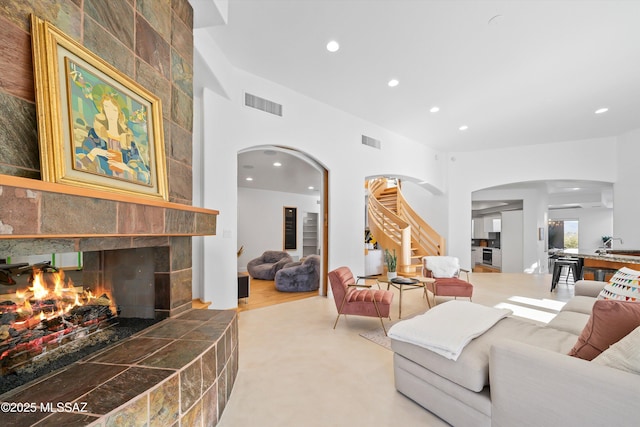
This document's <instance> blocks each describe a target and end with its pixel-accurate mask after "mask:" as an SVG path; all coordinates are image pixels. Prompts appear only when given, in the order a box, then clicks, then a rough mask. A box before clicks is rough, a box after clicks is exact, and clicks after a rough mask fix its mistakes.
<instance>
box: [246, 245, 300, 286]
mask: <svg viewBox="0 0 640 427" xmlns="http://www.w3.org/2000/svg"><path fill="white" fill-rule="evenodd" d="M292 261H293V258H291V257H290V256H289V254H288V253H287V252H285V251H265V252H264V253H263V254H262V255H260V256H259V257H258V258H255V259H252V260H251V261H249V263H248V264H247V271H248V272H249V274H250V275H251V277H253V278H254V279H262V280H273V279H274V278H275V277H276V273H277V272H278V271H279V270H280V269H282V268H283V267H284V266H285V265H287V264H289V263H290V262H292Z"/></svg>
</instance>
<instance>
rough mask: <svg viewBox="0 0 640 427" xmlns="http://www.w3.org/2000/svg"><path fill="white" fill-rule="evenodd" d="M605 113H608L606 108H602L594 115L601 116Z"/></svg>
mask: <svg viewBox="0 0 640 427" xmlns="http://www.w3.org/2000/svg"><path fill="white" fill-rule="evenodd" d="M607 111H609V109H608V108H606V107H604V108H598V109H597V110H596V111H595V113H596V114H602V113H606V112H607Z"/></svg>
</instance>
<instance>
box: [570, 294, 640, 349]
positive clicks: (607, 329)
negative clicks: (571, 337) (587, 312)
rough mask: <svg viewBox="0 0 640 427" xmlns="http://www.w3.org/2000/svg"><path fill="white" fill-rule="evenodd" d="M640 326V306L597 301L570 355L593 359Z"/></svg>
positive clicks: (634, 303)
mask: <svg viewBox="0 0 640 427" xmlns="http://www.w3.org/2000/svg"><path fill="white" fill-rule="evenodd" d="M638 326H640V304H639V303H637V302H626V301H616V300H598V301H596V302H595V304H594V305H593V310H592V312H591V317H590V318H589V321H588V322H587V324H586V326H585V327H584V329H583V330H582V333H581V334H580V336H579V337H578V342H577V343H576V344H575V345H574V346H573V348H572V349H571V351H570V352H569V356H574V357H579V358H580V359H585V360H592V359H594V358H595V357H596V356H598V355H599V354H600V353H602V352H603V351H605V350H606V349H608V348H609V346H610V345H612V344H615V343H617V342H618V341H620V340H621V339H622V338H623V337H625V336H626V335H627V334H629V333H630V332H631V331H633V330H634V329H635V328H637V327H638Z"/></svg>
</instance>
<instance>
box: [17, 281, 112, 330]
mask: <svg viewBox="0 0 640 427" xmlns="http://www.w3.org/2000/svg"><path fill="white" fill-rule="evenodd" d="M49 275H50V277H51V278H52V280H53V289H50V288H49V286H48V285H47V282H46V281H45V279H44V274H43V272H42V271H35V272H34V275H33V280H32V283H31V286H30V287H29V288H27V289H26V290H22V291H16V293H15V296H16V299H17V300H18V301H21V302H22V307H19V308H18V309H17V310H16V312H17V313H19V314H20V315H21V317H22V316H25V317H28V316H31V315H33V314H34V313H33V306H32V304H31V302H30V300H31V301H35V302H36V304H37V305H38V306H40V307H41V308H42V309H41V310H40V312H39V313H37V316H38V318H39V319H40V320H45V319H51V318H54V317H56V316H62V315H64V314H66V313H68V312H70V311H71V309H73V308H74V307H79V306H82V305H87V304H93V305H110V304H111V301H110V300H109V299H108V298H107V297H101V298H102V299H103V300H101V299H100V298H97V297H95V296H94V295H93V294H92V293H91V291H81V293H79V292H78V289H77V288H76V287H75V286H73V281H71V280H68V281H65V276H64V271H62V270H59V271H57V272H54V273H50V274H49ZM81 295H82V298H81ZM18 323H19V322H18Z"/></svg>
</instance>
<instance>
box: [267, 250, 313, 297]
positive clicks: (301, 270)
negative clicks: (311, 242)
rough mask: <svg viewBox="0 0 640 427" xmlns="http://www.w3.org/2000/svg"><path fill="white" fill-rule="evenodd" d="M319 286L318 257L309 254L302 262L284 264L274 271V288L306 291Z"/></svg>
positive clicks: (285, 290)
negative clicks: (280, 268) (281, 267)
mask: <svg viewBox="0 0 640 427" xmlns="http://www.w3.org/2000/svg"><path fill="white" fill-rule="evenodd" d="M319 287H320V257H319V256H318V255H309V256H308V257H307V258H306V259H305V260H304V261H303V262H302V263H292V264H291V265H286V266H285V267H284V268H283V269H282V270H280V271H278V272H277V273H276V289H277V290H279V291H282V292H308V291H315V290H316V289H318V288H319Z"/></svg>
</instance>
